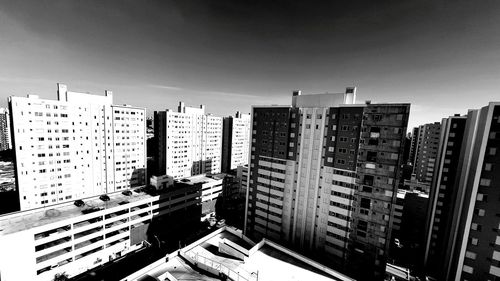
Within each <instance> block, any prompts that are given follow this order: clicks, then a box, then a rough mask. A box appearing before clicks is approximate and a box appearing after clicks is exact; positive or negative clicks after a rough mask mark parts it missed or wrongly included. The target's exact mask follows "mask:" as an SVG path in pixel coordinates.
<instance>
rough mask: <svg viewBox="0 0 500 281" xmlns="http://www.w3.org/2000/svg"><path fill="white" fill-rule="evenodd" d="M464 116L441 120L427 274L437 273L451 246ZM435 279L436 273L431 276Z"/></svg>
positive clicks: (429, 229)
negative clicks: (450, 238)
mask: <svg viewBox="0 0 500 281" xmlns="http://www.w3.org/2000/svg"><path fill="white" fill-rule="evenodd" d="M466 121H467V117H466V116H451V117H449V118H445V119H443V121H442V126H441V128H442V129H441V134H440V141H439V149H438V154H437V155H438V159H437V162H436V171H435V174H434V180H433V183H432V187H431V193H430V204H429V207H430V209H429V214H428V216H429V218H428V225H427V234H426V235H427V239H426V243H427V245H426V252H425V260H426V264H428V269H427V270H428V271H429V272H431V273H435V272H438V271H440V270H441V269H442V264H443V263H444V262H445V261H446V260H447V259H448V257H449V256H448V255H449V253H448V252H447V248H448V247H449V246H448V245H447V244H448V243H451V241H450V240H449V237H450V235H451V233H450V231H451V223H452V217H453V212H454V204H455V200H454V196H455V194H454V193H455V192H456V190H455V188H456V185H457V183H456V180H457V176H458V175H459V173H460V171H459V170H458V164H459V161H460V151H461V148H462V142H463V139H464V135H465V123H466ZM434 275H435V276H437V275H436V274H434Z"/></svg>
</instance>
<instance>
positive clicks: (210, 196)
mask: <svg viewBox="0 0 500 281" xmlns="http://www.w3.org/2000/svg"><path fill="white" fill-rule="evenodd" d="M223 181H224V174H217V175H205V174H202V175H196V176H192V177H188V178H184V179H181V180H180V181H179V182H181V183H182V184H185V185H199V189H201V206H202V207H201V208H202V209H201V220H204V219H206V218H208V217H209V216H210V215H212V214H215V204H216V203H217V199H218V198H219V197H221V196H222V191H223Z"/></svg>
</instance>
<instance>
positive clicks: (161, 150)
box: [154, 102, 222, 179]
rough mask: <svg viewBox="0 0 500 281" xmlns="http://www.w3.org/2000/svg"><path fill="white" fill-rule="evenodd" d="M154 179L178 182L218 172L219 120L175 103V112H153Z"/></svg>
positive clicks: (219, 161) (220, 137) (220, 140)
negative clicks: (163, 176) (155, 140)
mask: <svg viewBox="0 0 500 281" xmlns="http://www.w3.org/2000/svg"><path fill="white" fill-rule="evenodd" d="M154 123H155V129H154V131H155V134H156V138H157V141H158V157H157V168H156V174H157V175H168V176H171V177H173V178H174V179H181V178H185V177H190V176H193V175H199V174H204V173H206V174H217V173H220V172H221V158H222V155H221V154H222V153H221V151H222V117H216V116H212V115H209V114H205V106H204V105H201V106H200V108H194V107H188V106H185V105H184V103H183V102H180V103H179V107H178V111H177V112H175V111H173V110H169V109H167V110H166V111H158V112H157V111H155V116H154Z"/></svg>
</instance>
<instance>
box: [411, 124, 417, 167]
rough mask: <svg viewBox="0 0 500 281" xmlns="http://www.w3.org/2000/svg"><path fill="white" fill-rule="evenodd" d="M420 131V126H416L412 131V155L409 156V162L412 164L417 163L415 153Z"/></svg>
mask: <svg viewBox="0 0 500 281" xmlns="http://www.w3.org/2000/svg"><path fill="white" fill-rule="evenodd" d="M418 131H419V127H415V128H413V130H412V133H411V145H410V155H409V157H408V162H409V163H411V165H412V166H414V165H415V155H416V154H417V147H418V145H417V143H418Z"/></svg>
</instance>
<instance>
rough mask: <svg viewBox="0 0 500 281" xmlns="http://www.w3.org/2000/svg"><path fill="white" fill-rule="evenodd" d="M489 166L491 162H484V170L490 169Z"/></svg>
mask: <svg viewBox="0 0 500 281" xmlns="http://www.w3.org/2000/svg"><path fill="white" fill-rule="evenodd" d="M491 166H492V165H491V163H485V164H484V170H485V171H491Z"/></svg>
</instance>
